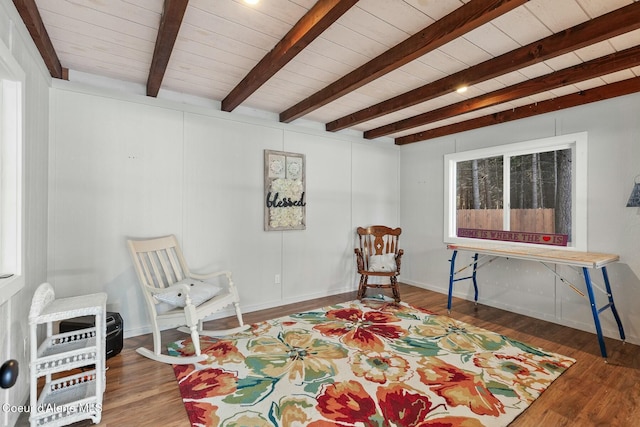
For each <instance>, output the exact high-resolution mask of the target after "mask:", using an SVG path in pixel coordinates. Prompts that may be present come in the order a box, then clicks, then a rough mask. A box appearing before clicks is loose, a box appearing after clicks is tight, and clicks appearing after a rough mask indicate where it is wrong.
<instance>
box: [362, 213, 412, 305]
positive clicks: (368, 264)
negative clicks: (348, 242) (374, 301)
mask: <svg viewBox="0 0 640 427" xmlns="http://www.w3.org/2000/svg"><path fill="white" fill-rule="evenodd" d="M357 232H358V238H359V241H360V247H359V248H356V249H355V253H356V256H357V259H356V261H357V263H358V273H359V274H360V287H359V288H358V299H360V300H361V299H363V298H364V297H365V294H366V292H367V288H387V289H388V288H391V291H392V292H393V299H394V300H395V302H400V291H399V290H398V276H399V275H400V263H401V260H402V254H403V253H404V251H403V250H402V249H399V248H398V241H399V239H400V233H402V229H401V228H393V229H392V228H389V227H386V226H384V225H372V226H371V227H367V228H362V227H358V229H357ZM369 276H374V277H388V278H389V282H390V283H383V284H373V283H369Z"/></svg>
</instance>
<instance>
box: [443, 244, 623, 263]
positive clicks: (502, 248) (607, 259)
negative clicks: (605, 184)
mask: <svg viewBox="0 0 640 427" xmlns="http://www.w3.org/2000/svg"><path fill="white" fill-rule="evenodd" d="M447 249H451V250H459V251H469V252H475V253H479V254H487V255H494V256H500V257H505V258H516V259H524V260H531V261H545V262H552V263H554V264H565V265H573V266H576V267H588V268H601V267H603V266H605V265H607V264H611V263H613V262H616V261H618V260H619V259H620V256H619V255H614V254H603V253H598V252H584V251H576V250H563V249H554V248H552V247H549V248H546V247H540V246H531V247H529V246H520V245H505V244H495V243H471V244H467V243H465V244H453V243H450V244H448V245H447Z"/></svg>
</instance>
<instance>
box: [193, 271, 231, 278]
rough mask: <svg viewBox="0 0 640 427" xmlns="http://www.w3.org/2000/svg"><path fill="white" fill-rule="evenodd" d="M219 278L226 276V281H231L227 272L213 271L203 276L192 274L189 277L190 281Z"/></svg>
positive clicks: (229, 273)
mask: <svg viewBox="0 0 640 427" xmlns="http://www.w3.org/2000/svg"><path fill="white" fill-rule="evenodd" d="M219 276H227V279H228V280H229V281H231V272H230V271H228V270H223V271H215V272H213V273H204V274H198V273H193V272H192V273H191V275H190V277H191V278H192V279H199V280H206V279H213V278H214V277H219Z"/></svg>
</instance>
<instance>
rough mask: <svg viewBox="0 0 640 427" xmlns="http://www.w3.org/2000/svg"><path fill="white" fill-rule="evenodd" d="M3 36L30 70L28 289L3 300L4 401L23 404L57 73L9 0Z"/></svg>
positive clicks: (7, 420)
mask: <svg viewBox="0 0 640 427" xmlns="http://www.w3.org/2000/svg"><path fill="white" fill-rule="evenodd" d="M0 39H2V42H3V43H4V44H5V45H6V46H7V47H8V48H9V50H10V51H11V55H12V56H13V58H14V59H15V61H16V62H17V63H18V64H19V65H20V68H22V71H24V73H25V77H26V79H25V84H24V87H23V90H24V110H23V112H24V117H23V121H24V130H23V131H24V134H23V137H24V138H23V144H24V147H23V165H22V166H23V193H22V198H23V211H24V212H23V224H24V236H23V241H22V243H23V251H24V264H23V279H24V288H23V289H22V290H21V291H19V292H18V293H17V294H15V295H14V296H13V297H12V298H11V299H10V300H9V301H8V302H6V303H5V304H2V305H0V325H1V326H0V342H1V343H2V344H1V345H2V347H0V364H1V363H4V361H5V360H7V359H10V358H11V359H17V360H18V363H19V366H20V374H19V376H18V382H17V383H16V385H15V386H14V387H13V388H11V389H8V390H4V389H0V404H5V403H8V404H10V405H20V404H23V403H24V402H25V401H26V399H27V396H28V393H29V359H28V357H27V355H28V353H29V349H28V343H27V346H25V337H28V336H29V329H28V320H27V314H28V312H29V307H30V305H31V297H32V295H33V292H34V291H35V288H36V287H37V286H38V285H39V284H40V283H41V282H43V281H44V280H46V250H47V168H48V132H49V119H48V115H49V85H50V82H51V78H50V77H49V73H48V72H47V70H46V67H45V66H44V63H43V62H42V59H41V58H40V55H39V53H38V51H37V50H36V48H35V46H34V45H33V42H32V41H31V37H30V36H29V33H28V32H27V29H26V28H25V27H24V25H23V23H22V20H21V19H20V16H19V15H18V13H17V11H16V10H15V8H14V6H13V3H12V2H11V1H9V0H0ZM17 416H18V414H17V413H16V412H11V411H9V412H4V411H0V425H13V424H14V423H15V421H16V420H17Z"/></svg>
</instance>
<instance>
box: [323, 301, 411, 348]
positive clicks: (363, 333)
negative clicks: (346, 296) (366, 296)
mask: <svg viewBox="0 0 640 427" xmlns="http://www.w3.org/2000/svg"><path fill="white" fill-rule="evenodd" d="M326 319H327V320H326V323H322V324H319V325H316V326H314V329H315V330H317V331H319V332H320V333H321V334H322V335H325V336H328V337H338V338H341V341H342V342H343V343H344V344H346V345H348V346H349V347H355V348H358V349H360V350H367V351H376V352H382V351H384V348H385V345H384V342H383V341H382V340H381V339H380V338H385V339H389V340H395V339H398V338H400V337H402V336H404V335H406V334H407V331H406V330H405V329H403V328H402V327H401V326H400V325H394V324H393V323H400V318H398V317H397V316H396V315H395V314H393V313H386V312H380V311H367V312H363V311H362V310H359V309H357V308H345V309H337V310H330V311H328V312H327V314H326Z"/></svg>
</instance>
